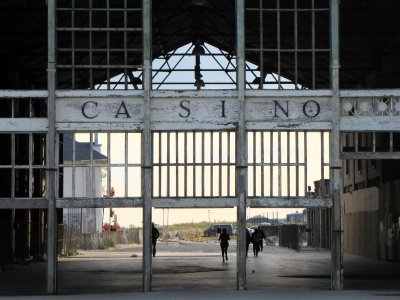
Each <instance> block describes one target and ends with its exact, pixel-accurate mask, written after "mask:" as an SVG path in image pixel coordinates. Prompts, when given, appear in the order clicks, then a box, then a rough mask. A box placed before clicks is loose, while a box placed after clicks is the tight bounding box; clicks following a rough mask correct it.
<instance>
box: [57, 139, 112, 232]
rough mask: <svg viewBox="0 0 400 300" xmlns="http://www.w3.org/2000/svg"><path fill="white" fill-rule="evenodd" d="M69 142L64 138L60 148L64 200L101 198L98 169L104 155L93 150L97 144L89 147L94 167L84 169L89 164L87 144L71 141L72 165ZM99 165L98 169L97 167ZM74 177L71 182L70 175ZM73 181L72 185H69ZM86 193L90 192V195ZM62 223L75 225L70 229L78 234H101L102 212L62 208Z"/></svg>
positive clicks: (91, 209) (104, 160)
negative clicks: (73, 161) (62, 166)
mask: <svg viewBox="0 0 400 300" xmlns="http://www.w3.org/2000/svg"><path fill="white" fill-rule="evenodd" d="M72 145H73V140H72V136H71V135H67V134H66V135H64V145H63V149H64V151H63V155H64V156H63V161H64V165H66V166H64V168H63V175H64V177H63V196H64V197H65V198H68V197H73V190H74V191H75V192H74V193H75V197H90V196H92V197H98V198H101V197H102V194H103V193H102V177H101V168H102V167H101V166H102V165H104V166H106V164H107V156H105V155H103V154H101V153H100V152H98V151H96V150H95V149H96V148H97V149H98V150H100V149H99V148H100V145H97V144H94V145H93V147H92V149H93V150H92V151H93V153H92V160H93V164H95V165H96V167H93V168H92V171H91V172H92V174H91V172H90V168H89V167H87V166H85V165H87V164H88V162H89V161H90V148H91V147H90V143H82V142H77V141H75V165H74V166H72V160H73V146H72ZM97 165H99V166H97ZM73 169H74V170H75V171H74V174H75V178H74V179H73V176H72V173H73ZM73 181H74V182H75V185H74V186H73ZM90 193H93V194H92V195H90ZM63 223H64V224H68V225H75V226H74V228H75V229H76V230H77V231H80V232H82V233H93V232H101V231H102V226H103V209H102V208H64V209H63Z"/></svg>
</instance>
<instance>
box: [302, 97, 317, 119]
mask: <svg viewBox="0 0 400 300" xmlns="http://www.w3.org/2000/svg"><path fill="white" fill-rule="evenodd" d="M312 106H315V107H313V110H312V111H311V112H313V111H314V109H315V110H316V111H315V113H314V114H313V115H311V114H309V113H308V112H307V107H312ZM320 112H321V107H320V106H319V104H318V102H317V101H314V100H309V101H307V102H306V103H304V105H303V113H304V115H306V116H307V117H309V118H314V117H316V116H318V115H319V113H320Z"/></svg>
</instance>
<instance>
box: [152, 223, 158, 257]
mask: <svg viewBox="0 0 400 300" xmlns="http://www.w3.org/2000/svg"><path fill="white" fill-rule="evenodd" d="M151 227H152V229H151V243H152V245H153V257H154V256H156V244H157V239H158V237H159V236H160V232H159V231H158V229H157V228H156V227H155V226H154V223H152V224H151Z"/></svg>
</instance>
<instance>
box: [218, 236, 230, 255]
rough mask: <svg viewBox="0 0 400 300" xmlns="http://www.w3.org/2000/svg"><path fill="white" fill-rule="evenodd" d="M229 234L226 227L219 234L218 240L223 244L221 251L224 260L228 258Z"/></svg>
mask: <svg viewBox="0 0 400 300" xmlns="http://www.w3.org/2000/svg"><path fill="white" fill-rule="evenodd" d="M229 240H230V238H229V234H228V233H226V228H223V229H222V232H221V234H220V235H219V238H218V241H219V243H220V245H221V253H222V261H223V262H225V259H226V260H228V246H229V242H228V241H229Z"/></svg>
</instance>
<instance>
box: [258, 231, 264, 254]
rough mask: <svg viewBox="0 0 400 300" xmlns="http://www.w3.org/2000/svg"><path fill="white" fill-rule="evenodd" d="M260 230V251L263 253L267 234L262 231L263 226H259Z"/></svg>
mask: <svg viewBox="0 0 400 300" xmlns="http://www.w3.org/2000/svg"><path fill="white" fill-rule="evenodd" d="M258 230H259V232H260V236H261V239H260V251H263V248H264V247H263V244H264V240H265V232H264V230H262V229H261V226H258Z"/></svg>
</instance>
